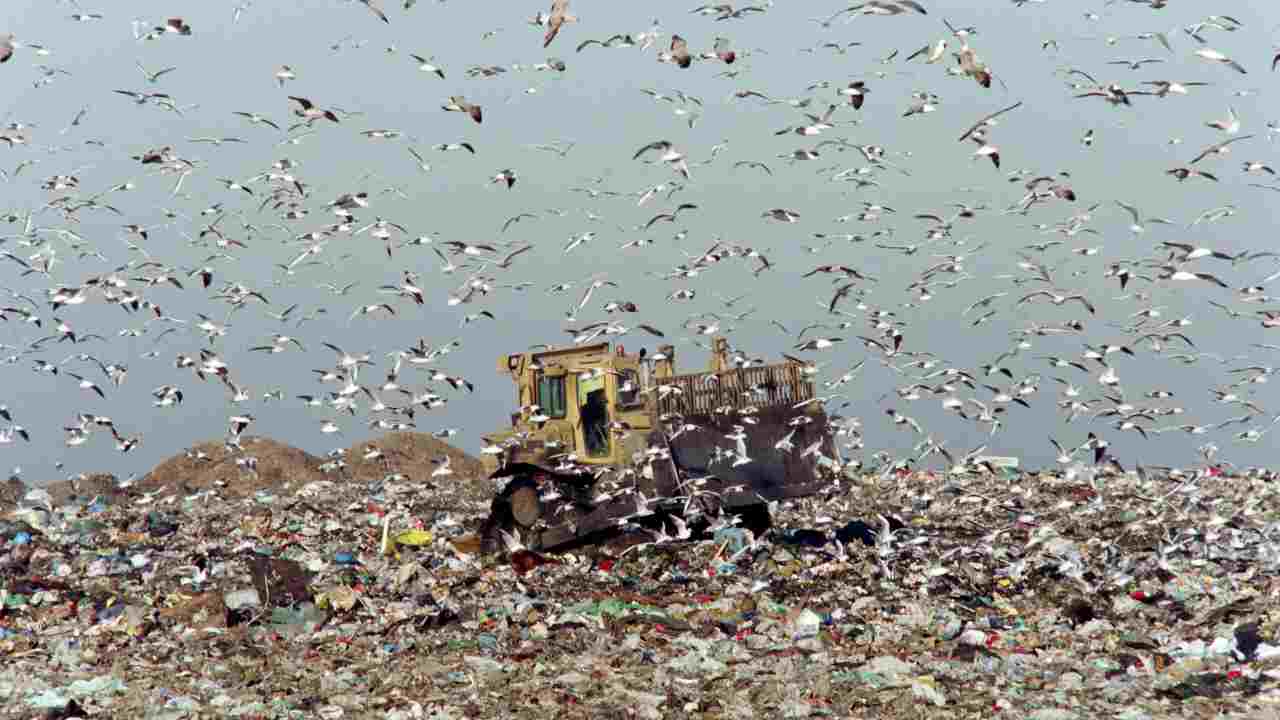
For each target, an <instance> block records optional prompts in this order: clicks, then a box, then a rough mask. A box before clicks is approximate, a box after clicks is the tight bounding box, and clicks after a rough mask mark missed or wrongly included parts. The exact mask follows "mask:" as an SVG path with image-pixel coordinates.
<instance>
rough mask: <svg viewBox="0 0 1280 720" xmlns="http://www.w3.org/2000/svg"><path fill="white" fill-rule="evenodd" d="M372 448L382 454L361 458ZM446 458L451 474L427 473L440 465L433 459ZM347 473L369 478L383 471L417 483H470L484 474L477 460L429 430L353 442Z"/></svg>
mask: <svg viewBox="0 0 1280 720" xmlns="http://www.w3.org/2000/svg"><path fill="white" fill-rule="evenodd" d="M370 446H372V447H376V448H378V449H379V450H381V451H382V457H374V458H371V459H365V456H366V455H368V454H369V453H368V450H369V448H370ZM444 457H447V458H449V469H451V470H453V474H452V475H449V476H447V477H436V478H432V477H431V473H432V472H433V471H434V470H436V469H437V468H439V467H440V465H439V464H437V463H435V462H433V460H437V459H440V458H444ZM347 473H348V474H349V475H351V476H352V477H370V476H377V475H380V474H386V473H403V474H405V475H408V476H409V479H411V480H417V481H421V482H432V481H434V482H433V483H432V484H436V483H440V482H446V481H447V482H472V481H474V480H477V479H479V478H483V477H485V476H486V475H487V473H485V471H484V466H483V465H482V464H481V463H480V460H478V459H477V458H474V457H472V456H470V455H468V454H467V453H465V452H463V451H461V450H459V449H458V448H455V447H454V446H452V445H450V444H448V443H446V442H443V441H441V440H437V439H436V438H435V437H433V436H431V435H430V434H429V433H417V432H394V433H387V434H386V435H383V436H382V437H380V438H377V439H376V440H370V441H367V442H361V443H356V444H355V445H352V446H351V447H350V448H348V449H347Z"/></svg>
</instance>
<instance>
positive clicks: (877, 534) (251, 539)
mask: <svg viewBox="0 0 1280 720" xmlns="http://www.w3.org/2000/svg"><path fill="white" fill-rule="evenodd" d="M404 442H406V443H408V445H406V447H409V446H412V444H413V443H412V442H410V441H408V440H406V441H404ZM356 452H357V450H356V449H353V450H352V451H350V453H348V454H349V455H354V454H355V453H356ZM406 452H408V451H406ZM431 452H435V451H434V450H433V451H431ZM454 452H456V451H454ZM308 457H309V456H308ZM350 460H351V458H350V457H349V458H348V461H350ZM465 460H466V458H465V456H462V455H461V453H459V457H458V458H457V459H455V460H454V461H453V462H454V467H455V469H456V468H460V467H463V466H464V465H465V462H464V461H465ZM419 461H421V462H428V463H429V460H427V461H424V460H422V459H421V458H419ZM306 462H314V463H316V464H319V463H324V462H326V460H325V459H323V458H309V459H307V460H306ZM351 464H352V465H354V464H355V463H354V462H352V463H351ZM172 467H176V466H172ZM172 467H170V470H172ZM426 467H427V465H423V466H422V468H423V472H418V471H415V472H414V473H402V472H389V471H388V470H392V469H393V468H391V467H389V466H387V467H379V466H377V465H376V464H374V463H371V462H370V461H362V464H361V465H360V471H359V472H347V471H349V470H351V466H350V465H348V466H347V467H346V468H345V469H340V470H341V472H338V471H334V472H327V473H324V472H320V471H319V470H318V469H315V468H311V469H308V470H306V471H305V472H304V471H299V472H292V471H289V472H285V473H284V474H282V475H278V474H277V475H273V476H272V477H270V478H265V477H261V476H259V477H257V478H255V477H254V476H253V475H252V474H251V473H247V472H243V471H240V472H236V471H235V469H234V468H231V470H230V472H231V474H232V476H233V480H234V481H227V482H221V483H220V482H217V481H215V480H213V479H210V480H208V481H207V482H206V481H203V480H199V479H198V478H197V479H195V480H187V479H182V478H178V479H177V481H174V482H165V483H139V484H138V485H137V486H133V487H126V488H123V489H117V485H118V484H116V483H107V484H106V487H109V488H111V490H112V491H111V492H105V491H104V487H103V484H102V483H101V482H100V481H97V482H96V484H95V483H88V484H85V483H81V485H82V486H81V487H77V488H76V490H77V491H76V492H69V493H68V492H65V491H62V492H58V493H53V492H50V491H47V490H40V489H34V490H31V489H27V490H25V491H23V492H18V491H17V490H16V489H14V488H10V489H11V490H13V492H10V495H14V496H20V497H18V499H17V505H16V506H13V505H11V506H9V507H7V508H5V512H4V514H3V518H2V519H0V607H2V608H3V609H2V611H0V657H2V658H3V662H0V708H3V709H0V717H23V718H28V717H48V718H69V717H90V718H92V717H136V718H165V719H172V720H177V719H179V718H204V717H238V718H313V717H319V718H342V717H360V718H366V717H377V718H464V717H509V718H556V719H557V720H564V719H567V718H598V717H620V718H625V717H634V718H666V717H681V718H752V717H779V718H798V717H834V718H869V717H902V718H907V717H912V718H914V717H924V716H927V717H951V718H976V717H1000V716H1008V717H1026V718H1031V719H1033V720H1050V719H1058V718H1062V719H1066V718H1089V717H1103V716H1105V717H1121V718H1134V719H1137V718H1158V717H1174V716H1178V717H1187V716H1195V715H1201V716H1205V717H1208V716H1232V717H1246V716H1248V717H1260V716H1263V715H1265V714H1268V713H1274V712H1275V711H1276V706H1277V703H1280V638H1278V637H1277V628H1278V626H1280V602H1277V600H1276V598H1277V593H1278V591H1280V581H1278V580H1277V577H1278V574H1280V543H1278V541H1280V503H1278V502H1277V491H1278V490H1280V484H1277V482H1276V481H1275V480H1274V479H1272V478H1271V477H1270V476H1269V475H1267V474H1261V473H1252V474H1240V473H1234V474H1233V473H1228V472H1223V471H1221V470H1220V469H1218V468H1216V467H1213V468H1201V469H1199V470H1191V471H1188V472H1187V473H1185V474H1173V475H1170V474H1168V473H1167V472H1159V473H1156V472H1144V473H1141V474H1139V473H1133V472H1130V473H1128V474H1124V475H1120V474H1113V475H1105V474H1095V473H1094V472H1092V469H1090V468H1086V467H1076V468H1072V469H1071V470H1069V471H1063V472H1058V471H1055V472H1051V473H1048V472H1046V473H1040V474H1033V473H1017V472H1016V471H1011V470H1010V471H1004V472H1002V473H1000V474H981V475H976V474H974V475H948V474H946V473H943V472H928V471H923V472H906V471H901V472H884V473H875V472H871V473H866V474H861V475H859V476H857V477H849V478H846V479H844V480H843V481H842V482H841V483H839V485H838V486H833V487H832V489H831V490H830V491H829V492H828V493H826V494H824V495H821V496H816V497H812V498H806V499H803V500H799V501H794V502H791V503H784V504H782V505H781V506H777V507H774V508H773V527H772V528H770V529H767V530H762V531H760V532H758V533H757V532H752V531H750V530H747V529H744V528H741V527H736V526H733V525H732V524H730V523H728V522H726V521H725V520H724V519H722V518H710V519H703V520H702V521H701V522H700V523H699V522H697V521H696V520H695V522H693V523H691V527H693V528H694V532H693V535H692V537H690V538H689V539H686V540H678V539H676V540H671V541H665V542H659V543H653V542H652V540H653V537H652V533H650V532H649V531H647V530H642V531H635V532H631V533H627V534H620V535H618V536H617V537H614V538H612V539H610V540H609V541H608V542H606V543H603V544H600V545H597V546H588V547H582V548H579V549H577V550H575V551H573V552H568V553H563V554H559V555H554V556H544V555H540V554H538V553H537V552H534V551H530V550H517V551H515V552H508V553H503V554H500V555H497V556H481V555H479V554H478V553H477V549H478V542H477V539H476V537H475V532H476V529H477V527H478V526H479V524H480V522H481V521H482V519H483V517H484V515H485V514H486V513H487V511H488V502H489V498H490V496H491V493H492V490H493V487H492V481H489V480H486V479H483V478H477V477H472V476H468V475H464V474H463V473H461V472H457V473H455V474H454V475H452V476H447V477H434V478H431V477H426V476H425V475H429V471H426V470H425V468H426ZM474 467H475V466H469V471H473V470H472V469H471V468H474ZM153 475H154V474H153ZM210 477H212V476H210ZM90 492H92V494H90ZM55 496H56V497H55ZM708 524H710V525H711V527H706V526H707V525H708ZM669 531H670V532H672V533H674V528H669Z"/></svg>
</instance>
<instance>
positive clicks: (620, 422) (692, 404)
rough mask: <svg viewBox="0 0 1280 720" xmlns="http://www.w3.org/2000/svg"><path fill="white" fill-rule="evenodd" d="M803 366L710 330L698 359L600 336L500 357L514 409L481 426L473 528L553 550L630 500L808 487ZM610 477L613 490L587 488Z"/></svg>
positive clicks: (813, 454)
mask: <svg viewBox="0 0 1280 720" xmlns="http://www.w3.org/2000/svg"><path fill="white" fill-rule="evenodd" d="M809 370H810V369H809V368H808V366H807V365H806V364H805V363H803V362H801V361H799V360H797V359H796V358H787V359H786V360H785V361H784V362H780V363H776V364H771V365H762V364H758V363H752V362H747V361H746V359H745V358H743V357H741V356H735V354H734V353H732V352H731V350H730V348H729V344H728V341H727V340H726V339H724V338H721V337H716V338H713V339H712V346H711V362H710V366H709V367H708V368H707V370H706V371H705V372H696V373H686V374H679V373H677V372H676V364H675V348H674V347H672V346H671V345H663V346H660V347H659V348H658V350H657V352H656V353H654V354H646V352H645V351H644V350H641V351H640V352H638V353H627V352H626V349H625V347H624V346H622V345H617V346H616V347H614V346H611V345H610V343H608V342H602V343H596V344H592V345H585V346H577V347H569V348H563V349H554V348H550V349H545V350H541V351H538V352H524V353H515V354H510V355H505V356H502V357H501V358H500V359H499V361H498V372H499V373H502V374H506V375H508V376H510V378H511V380H512V381H513V382H514V384H515V386H516V391H517V406H518V409H517V410H516V411H515V412H513V413H512V414H511V426H510V428H508V429H505V430H502V431H500V432H495V433H490V434H489V435H487V436H485V438H484V440H485V442H486V443H487V447H488V452H487V453H486V454H485V455H484V456H483V460H484V462H485V465H486V469H487V470H488V471H489V472H490V474H491V477H492V478H494V479H495V480H498V481H499V482H501V483H503V485H502V489H501V490H500V491H499V492H498V494H497V495H496V497H495V498H494V499H493V503H492V507H491V510H490V515H489V517H488V518H487V519H486V521H485V523H484V527H483V528H482V538H483V541H484V545H485V547H486V549H487V550H494V549H497V548H500V547H501V544H500V533H499V532H498V531H499V530H506V531H508V532H513V531H518V532H519V533H520V535H521V538H522V539H523V541H524V542H525V544H526V545H528V546H529V547H531V548H534V549H541V550H556V549H560V548H563V547H566V546H569V545H574V544H578V543H581V542H583V541H587V540H589V539H591V538H592V537H593V536H597V535H598V534H599V533H601V532H607V531H610V530H613V529H616V528H618V527H620V526H621V525H623V524H625V522H626V520H627V519H628V518H632V517H636V516H637V515H645V514H646V508H639V509H638V503H654V504H655V505H663V504H665V505H666V506H667V507H668V509H669V508H673V507H677V506H679V507H684V508H687V507H689V506H690V505H691V503H690V500H691V499H694V498H696V499H698V500H699V502H700V503H701V504H702V505H704V506H705V505H707V504H709V503H714V504H715V505H716V506H718V507H720V508H724V509H734V508H743V507H744V506H757V508H758V507H759V506H760V505H761V504H762V503H764V502H767V501H771V500H776V499H781V498H786V497H797V496H802V495H808V494H812V493H814V492H816V491H818V490H819V489H821V488H822V487H824V486H825V485H826V484H827V481H826V480H824V479H822V478H821V477H819V475H820V469H819V467H820V464H821V462H820V461H821V459H822V458H824V457H826V458H830V457H834V456H835V453H834V449H833V442H832V439H831V436H830V433H829V432H828V428H827V418H826V414H825V411H824V409H823V407H822V404H821V403H819V402H815V401H814V387H813V382H812V380H811V374H812V373H811V372H810V371H809ZM604 477H611V478H612V479H614V480H615V481H617V482H615V483H614V484H615V486H616V485H618V484H623V485H626V486H627V488H626V491H625V492H612V493H604V492H597V484H598V482H599V480H600V479H602V478H604Z"/></svg>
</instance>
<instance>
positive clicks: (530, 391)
mask: <svg viewBox="0 0 1280 720" xmlns="http://www.w3.org/2000/svg"><path fill="white" fill-rule="evenodd" d="M499 371H500V372H504V373H506V374H509V375H510V376H511V379H512V380H513V381H514V382H515V383H516V386H517V388H518V397H519V405H520V410H519V411H518V412H516V413H515V414H513V415H512V431H511V432H509V433H504V435H506V436H507V437H512V436H514V435H516V434H518V433H524V434H526V439H525V440H524V443H525V446H526V447H532V448H538V447H542V448H545V450H546V452H545V454H544V457H545V458H552V457H555V456H557V455H573V456H574V459H575V461H576V462H578V463H581V464H586V465H602V464H616V463H621V462H626V461H629V460H630V457H631V453H632V452H634V450H635V449H636V447H637V446H636V443H635V442H627V441H628V440H631V439H632V438H633V437H635V438H637V439H638V438H641V437H642V436H643V435H644V434H647V432H648V431H649V430H650V429H651V427H650V425H651V423H650V421H649V414H648V409H647V408H646V406H645V396H644V395H643V394H641V390H642V377H644V376H646V375H647V373H645V372H643V367H642V361H641V360H640V358H639V357H638V356H636V355H627V354H626V351H625V349H624V348H623V347H622V346H619V347H618V348H617V351H616V352H615V351H611V349H610V346H609V344H608V343H599V344H596V345H590V346H586V347H577V348H567V349H564V350H548V351H544V352H540V353H523V354H519V355H508V356H506V357H505V358H503V360H502V361H501V362H500V363H499ZM632 431H635V433H636V434H635V435H634V436H633V434H632ZM498 437H499V436H491V437H490V440H496V439H498ZM495 469H496V468H495Z"/></svg>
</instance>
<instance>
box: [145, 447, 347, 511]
mask: <svg viewBox="0 0 1280 720" xmlns="http://www.w3.org/2000/svg"><path fill="white" fill-rule="evenodd" d="M242 444H243V446H244V454H245V455H246V456H250V457H255V458H257V459H258V467H257V472H256V473H253V472H250V471H249V470H248V469H246V468H242V467H240V466H238V465H236V462H235V457H236V456H234V455H233V454H231V453H230V452H228V451H227V449H226V447H225V446H224V445H223V444H222V442H221V441H213V442H204V443H200V444H198V445H195V446H193V447H191V448H188V449H187V450H186V451H184V452H182V453H179V454H177V455H174V456H173V457H171V458H169V459H168V460H165V461H164V462H162V463H160V464H159V465H157V466H156V467H155V468H154V469H153V470H152V471H151V472H149V473H147V474H146V476H145V477H143V478H142V480H140V481H139V482H138V489H139V490H141V491H144V492H145V491H151V490H158V489H160V488H174V489H181V490H182V491H183V492H195V491H198V490H203V489H205V488H208V487H211V486H212V485H214V483H217V482H219V481H221V482H224V483H225V485H224V486H223V487H222V489H221V490H220V494H221V495H223V496H225V497H235V496H245V495H249V494H251V493H253V492H254V491H256V490H260V489H262V488H271V487H278V486H280V485H283V484H284V483H285V482H293V483H296V484H304V483H308V482H312V481H315V480H326V479H333V478H331V477H328V476H326V475H325V474H324V473H322V472H321V471H320V465H321V464H322V463H323V462H324V461H323V460H321V459H320V458H317V457H315V456H314V455H310V454H308V453H306V452H304V451H302V450H299V449H298V448H296V447H293V446H292V445H285V444H284V443H280V442H276V441H275V440H271V439H268V438H264V437H245V438H244V439H243V440H242Z"/></svg>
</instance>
